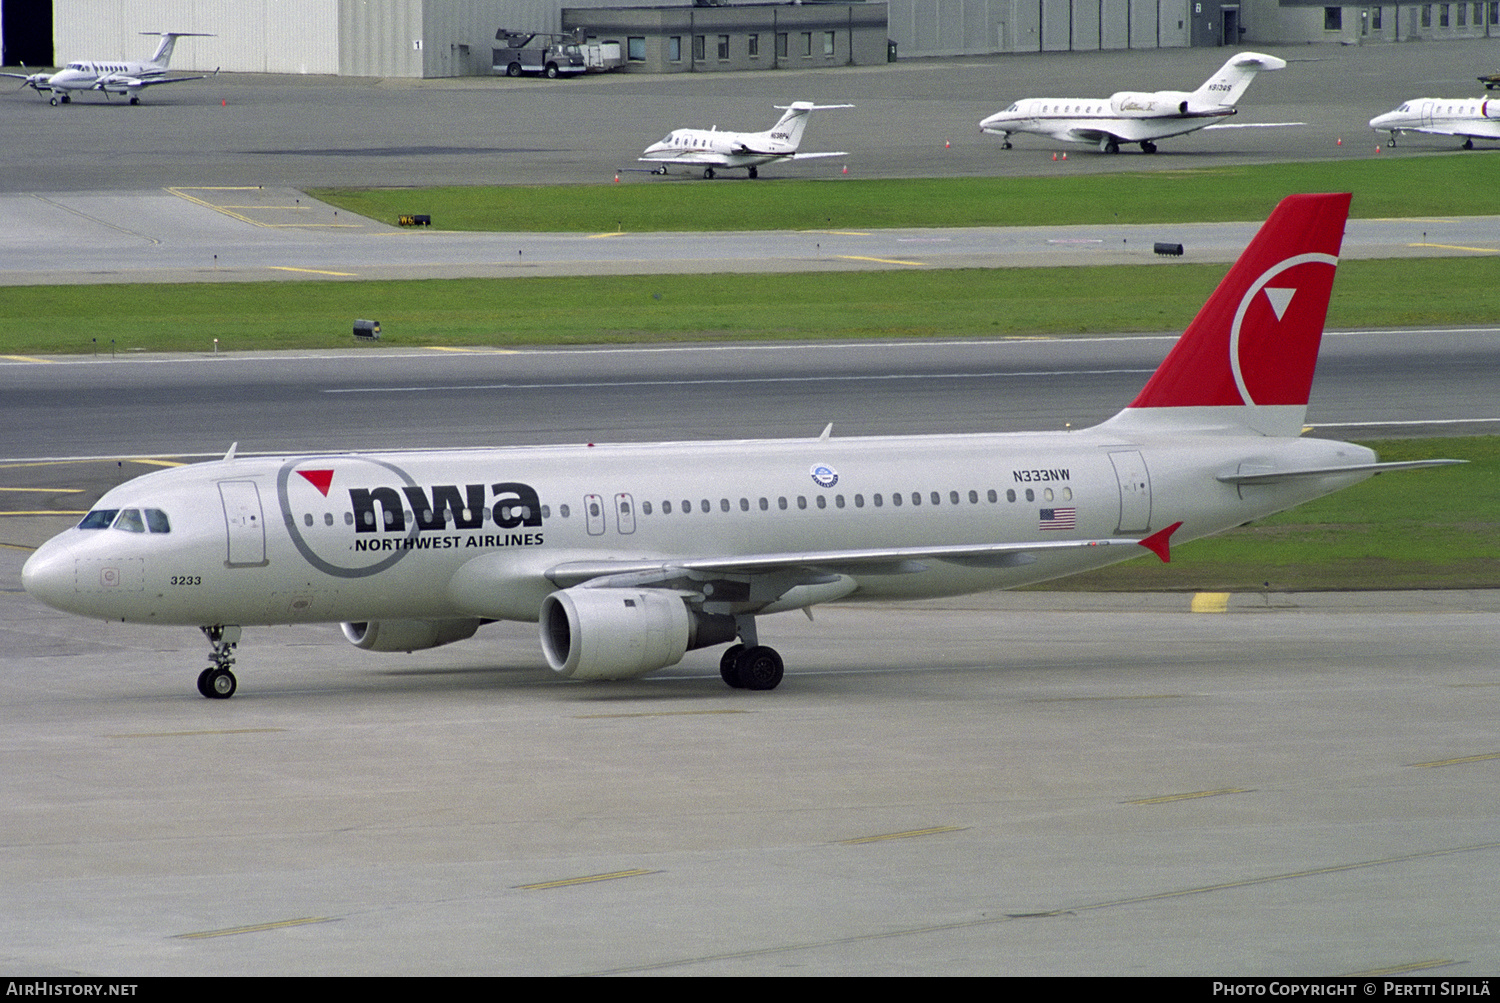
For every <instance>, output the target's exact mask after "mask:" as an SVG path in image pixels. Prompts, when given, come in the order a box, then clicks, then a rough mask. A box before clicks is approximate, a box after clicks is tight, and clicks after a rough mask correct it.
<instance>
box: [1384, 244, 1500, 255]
mask: <svg viewBox="0 0 1500 1003" xmlns="http://www.w3.org/2000/svg"><path fill="white" fill-rule="evenodd" d="M1406 246H1407V247H1436V248H1438V249H1440V250H1443V251H1477V252H1478V253H1480V254H1500V247H1464V246H1463V245H1462V244H1407V245H1406Z"/></svg>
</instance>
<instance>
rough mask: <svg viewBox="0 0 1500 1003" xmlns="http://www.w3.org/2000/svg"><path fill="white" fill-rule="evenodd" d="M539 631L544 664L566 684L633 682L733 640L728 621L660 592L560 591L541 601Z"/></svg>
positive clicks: (675, 595)
mask: <svg viewBox="0 0 1500 1003" xmlns="http://www.w3.org/2000/svg"><path fill="white" fill-rule="evenodd" d="M539 626H540V629H541V635H542V650H543V651H544V652H545V653H546V655H547V664H548V665H550V666H552V670H553V671H554V672H557V673H559V674H560V675H564V676H567V677H568V678H569V679H636V678H639V677H640V676H644V675H646V674H647V673H648V672H655V671H656V670H657V669H664V668H666V667H667V666H668V665H676V664H677V663H678V662H679V661H681V660H682V656H683V654H684V653H686V652H687V651H688V649H690V648H700V647H705V646H707V645H710V644H718V643H720V642H722V641H730V640H733V639H734V636H735V628H734V620H733V618H732V617H728V616H709V615H705V614H702V613H695V612H693V611H691V610H689V609H688V606H687V603H686V602H684V601H683V598H682V596H681V595H679V594H677V593H675V592H671V591H667V590H663V589H630V588H592V589H591V588H579V587H575V588H571V589H563V590H562V591H560V592H553V593H552V594H551V595H549V596H547V598H545V599H544V600H542V612H541V616H540V618H539Z"/></svg>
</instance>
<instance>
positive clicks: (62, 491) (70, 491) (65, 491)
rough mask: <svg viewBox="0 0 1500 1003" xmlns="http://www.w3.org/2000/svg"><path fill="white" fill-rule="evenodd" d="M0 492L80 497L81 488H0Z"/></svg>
mask: <svg viewBox="0 0 1500 1003" xmlns="http://www.w3.org/2000/svg"><path fill="white" fill-rule="evenodd" d="M0 491H45V492H48V493H50V494H54V495H81V494H83V488H7V487H0Z"/></svg>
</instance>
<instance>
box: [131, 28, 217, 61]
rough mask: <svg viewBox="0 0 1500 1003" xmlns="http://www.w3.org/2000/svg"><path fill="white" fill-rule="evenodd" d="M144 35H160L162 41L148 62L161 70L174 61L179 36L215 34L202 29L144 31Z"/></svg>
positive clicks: (189, 36)
mask: <svg viewBox="0 0 1500 1003" xmlns="http://www.w3.org/2000/svg"><path fill="white" fill-rule="evenodd" d="M141 34H142V35H158V36H160V37H161V42H160V43H158V44H157V46H156V52H155V53H153V54H152V56H151V58H150V59H149V60H148V62H149V63H150V64H151V65H152V66H154V67H156V68H157V69H159V70H164V69H166V68H167V64H168V63H170V62H171V61H172V50H173V49H175V48H176V47H177V40H178V39H179V38H212V37H213V36H212V35H210V34H207V33H205V32H201V31H143V32H141Z"/></svg>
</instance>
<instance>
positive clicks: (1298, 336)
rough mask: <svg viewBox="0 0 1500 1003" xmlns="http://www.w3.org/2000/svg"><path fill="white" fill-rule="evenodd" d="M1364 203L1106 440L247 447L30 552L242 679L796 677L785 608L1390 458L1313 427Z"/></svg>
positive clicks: (1303, 227)
mask: <svg viewBox="0 0 1500 1003" xmlns="http://www.w3.org/2000/svg"><path fill="white" fill-rule="evenodd" d="M1348 209H1349V196H1348V195H1294V196H1291V197H1290V198H1288V199H1286V200H1285V201H1283V202H1282V203H1281V204H1280V205H1279V206H1278V207H1277V208H1276V210H1275V211H1274V212H1273V213H1272V215H1271V218H1270V219H1269V220H1268V221H1267V222H1266V223H1265V225H1264V226H1263V227H1262V228H1261V230H1260V232H1259V234H1257V235H1256V237H1255V239H1254V240H1253V241H1252V242H1251V243H1250V246H1249V247H1248V248H1246V249H1245V251H1244V253H1243V254H1242V255H1241V256H1240V259H1239V261H1238V262H1236V264H1235V265H1234V266H1233V267H1232V268H1231V269H1230V271H1229V274H1228V275H1227V276H1226V277H1225V278H1224V280H1223V281H1222V282H1221V283H1220V284H1219V287H1218V289H1217V290H1216V291H1215V292H1214V293H1213V295H1212V296H1211V297H1210V298H1209V300H1208V302H1207V304H1205V305H1204V307H1203V309H1202V310H1201V311H1199V313H1198V316H1197V317H1196V318H1195V319H1194V320H1193V322H1192V324H1191V325H1190V326H1189V327H1188V329H1187V331H1186V333H1184V334H1183V336H1182V338H1181V339H1180V340H1179V341H1178V343H1177V345H1176V347H1175V348H1174V349H1173V350H1172V352H1171V353H1170V354H1169V355H1168V356H1167V358H1166V360H1165V361H1164V362H1163V363H1162V364H1161V366H1160V368H1159V369H1157V371H1156V373H1155V374H1154V375H1153V376H1152V377H1151V379H1150V381H1149V382H1148V383H1147V384H1146V386H1145V389H1143V390H1142V391H1141V392H1140V394H1139V396H1137V397H1136V399H1135V400H1134V401H1132V402H1131V403H1130V405H1129V406H1128V407H1126V408H1125V409H1124V410H1123V411H1121V412H1120V413H1119V414H1117V415H1115V416H1114V417H1113V418H1111V419H1109V420H1108V421H1105V422H1104V423H1103V424H1100V425H1097V426H1095V427H1093V428H1089V429H1083V430H1080V431H1064V432H1039V433H1028V434H975V435H921V436H897V437H879V438H836V437H832V436H830V435H829V434H828V432H827V431H826V430H825V432H824V434H823V435H822V436H821V437H818V438H812V439H788V440H771V441H738V442H719V443H701V442H685V443H662V444H652V445H598V446H596V445H592V444H589V445H579V446H558V447H546V448H530V449H487V450H467V451H448V452H419V453H369V454H339V455H304V456H287V457H281V458H274V459H261V458H255V459H251V458H237V457H235V456H234V455H233V452H234V451H233V450H232V449H231V450H230V453H229V455H226V456H225V457H224V459H223V460H221V461H217V462H213V463H204V464H199V465H195V466H190V467H183V468H177V469H173V470H166V471H161V472H158V473H154V474H149V475H147V476H144V477H141V478H138V479H136V480H133V481H130V482H128V483H126V484H123V485H121V486H119V487H117V488H115V489H114V490H112V491H110V492H108V493H107V494H106V495H105V496H104V497H103V498H102V499H100V501H99V503H98V506H97V507H96V508H94V509H93V511H91V512H89V513H88V515H87V516H86V517H84V519H83V521H82V522H80V523H79V524H78V525H77V526H76V527H75V528H73V529H70V530H68V531H66V532H65V533H62V534H61V535H59V536H57V537H55V538H54V539H52V540H50V541H48V542H47V543H46V544H44V545H43V546H42V547H41V548H40V549H39V550H38V551H37V552H36V553H35V554H34V555H32V557H31V559H30V560H28V561H27V562H26V566H25V569H24V571H23V580H24V583H25V586H26V589H27V590H28V591H29V592H30V593H31V594H32V595H34V596H36V597H38V598H39V599H41V600H42V601H44V602H46V603H48V604H50V605H52V606H55V607H57V608H59V609H63V610H68V611H70V612H74V613H78V614H81V615H84V616H91V617H98V618H101V619H107V620H120V621H124V622H131V623H154V624H177V625H191V626H198V627H201V629H202V630H203V632H204V634H205V635H206V636H207V637H208V640H209V645H210V649H211V653H210V655H209V660H210V663H211V664H210V665H209V666H208V668H206V669H204V670H203V672H202V673H201V674H200V675H199V678H198V689H199V690H200V691H201V692H202V693H203V695H204V696H206V697H219V698H222V697H228V696H230V695H232V694H233V693H234V691H235V688H236V681H235V677H234V675H233V673H232V672H231V668H230V667H231V665H232V664H233V661H234V651H235V646H236V644H237V642H238V641H239V639H240V629H241V627H242V626H244V625H247V624H260V625H270V624H289V623H309V622H340V621H341V622H342V623H343V630H344V634H345V636H346V637H347V638H348V639H349V641H351V642H352V643H353V644H355V645H357V646H359V647H361V648H364V649H367V650H370V651H415V650H417V649H420V648H431V647H435V646H437V645H442V644H448V643H450V642H453V641H461V640H464V639H466V638H469V637H471V636H473V634H474V633H475V632H476V631H477V630H478V629H479V628H480V627H481V626H482V625H484V624H485V623H488V622H491V621H495V620H521V621H537V622H538V623H539V626H540V634H541V646H542V650H543V652H544V653H545V655H546V659H547V663H548V664H549V665H550V666H551V667H552V668H553V669H554V670H556V671H557V672H558V673H561V674H562V675H563V676H566V677H568V678H571V679H599V680H604V679H632V678H636V677H639V676H644V675H646V674H647V673H650V672H653V671H656V670H657V669H661V668H665V667H666V666H669V665H674V664H676V663H677V662H678V661H679V660H680V659H681V658H682V656H683V654H684V653H685V652H686V651H688V650H690V649H694V648H703V647H707V646H710V645H718V644H727V645H729V647H728V649H727V650H726V651H725V652H724V654H723V657H722V659H721V661H720V671H721V674H722V675H723V678H724V681H725V682H726V683H728V684H729V685H730V686H733V687H739V688H744V689H750V690H769V689H772V688H774V687H775V686H776V685H777V684H778V683H780V682H781V679H782V660H781V657H780V656H779V655H778V654H777V653H776V651H774V650H773V649H772V648H770V647H767V646H765V645H762V644H761V643H760V639H759V636H758V630H757V626H758V624H757V620H758V619H759V618H760V617H762V616H766V615H769V614H771V613H778V612H782V611H784V610H795V609H808V608H810V607H812V606H814V605H816V604H818V603H826V602H832V601H835V600H839V601H844V602H851V601H864V600H881V599H910V598H918V597H932V596H945V595H959V594H963V593H968V592H977V591H982V590H987V589H1003V588H1012V587H1015V586H1018V585H1027V584H1031V583H1033V582H1042V581H1046V580H1048V579H1052V578H1059V577H1062V576H1064V575H1069V574H1073V573H1076V572H1080V571H1086V570H1089V569H1092V568H1098V567H1102V566H1103V565H1106V564H1113V563H1115V562H1117V561H1123V560H1126V559H1127V558H1130V557H1132V556H1135V555H1137V554H1140V553H1141V548H1145V549H1147V550H1149V551H1151V552H1153V553H1155V554H1156V555H1157V556H1159V557H1160V558H1161V559H1162V560H1163V561H1165V560H1168V559H1169V557H1170V547H1171V545H1172V544H1173V543H1181V542H1183V541H1187V540H1192V539H1196V538H1198V537H1202V536H1207V535H1209V534H1211V533H1217V532H1220V531H1222V530H1225V529H1228V528H1230V527H1232V526H1238V525H1240V524H1242V523H1244V522H1246V521H1248V520H1251V519H1258V518H1260V517H1262V516H1266V515H1269V514H1271V513H1273V512H1278V511H1281V510H1283V509H1287V508H1291V507H1292V506H1294V505H1296V504H1298V503H1300V502H1303V501H1307V500H1308V499H1311V498H1316V497H1318V496H1320V495H1324V494H1328V493H1329V492H1331V491H1336V490H1338V489H1340V488H1343V487H1347V486H1349V485H1351V484H1354V483H1356V482H1358V481H1362V480H1364V479H1365V478H1367V477H1370V476H1371V475H1372V474H1375V473H1377V472H1379V471H1382V470H1390V469H1398V468H1405V467H1417V466H1430V465H1435V464H1439V463H1447V462H1454V461H1444V460H1429V461H1417V462H1411V463H1379V462H1377V460H1376V457H1375V454H1374V453H1373V452H1371V451H1370V450H1369V449H1366V448H1364V447H1362V446H1356V445H1351V444H1349V443H1344V442H1330V441H1325V440H1320V439H1306V438H1301V437H1300V434H1301V432H1302V427H1303V426H1302V422H1303V418H1304V416H1305V414H1306V410H1307V399H1308V388H1309V386H1310V385H1311V383H1312V378H1313V368H1314V366H1315V364H1316V362H1317V356H1318V345H1319V341H1320V339H1321V337H1322V333H1323V323H1324V317H1325V315H1326V312H1327V309H1328V299H1329V294H1330V291H1331V289H1332V286H1333V279H1334V273H1335V270H1336V266H1337V264H1338V253H1339V246H1340V243H1341V242H1342V239H1343V232H1344V221H1345V218H1346V216H1347V214H1348Z"/></svg>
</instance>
